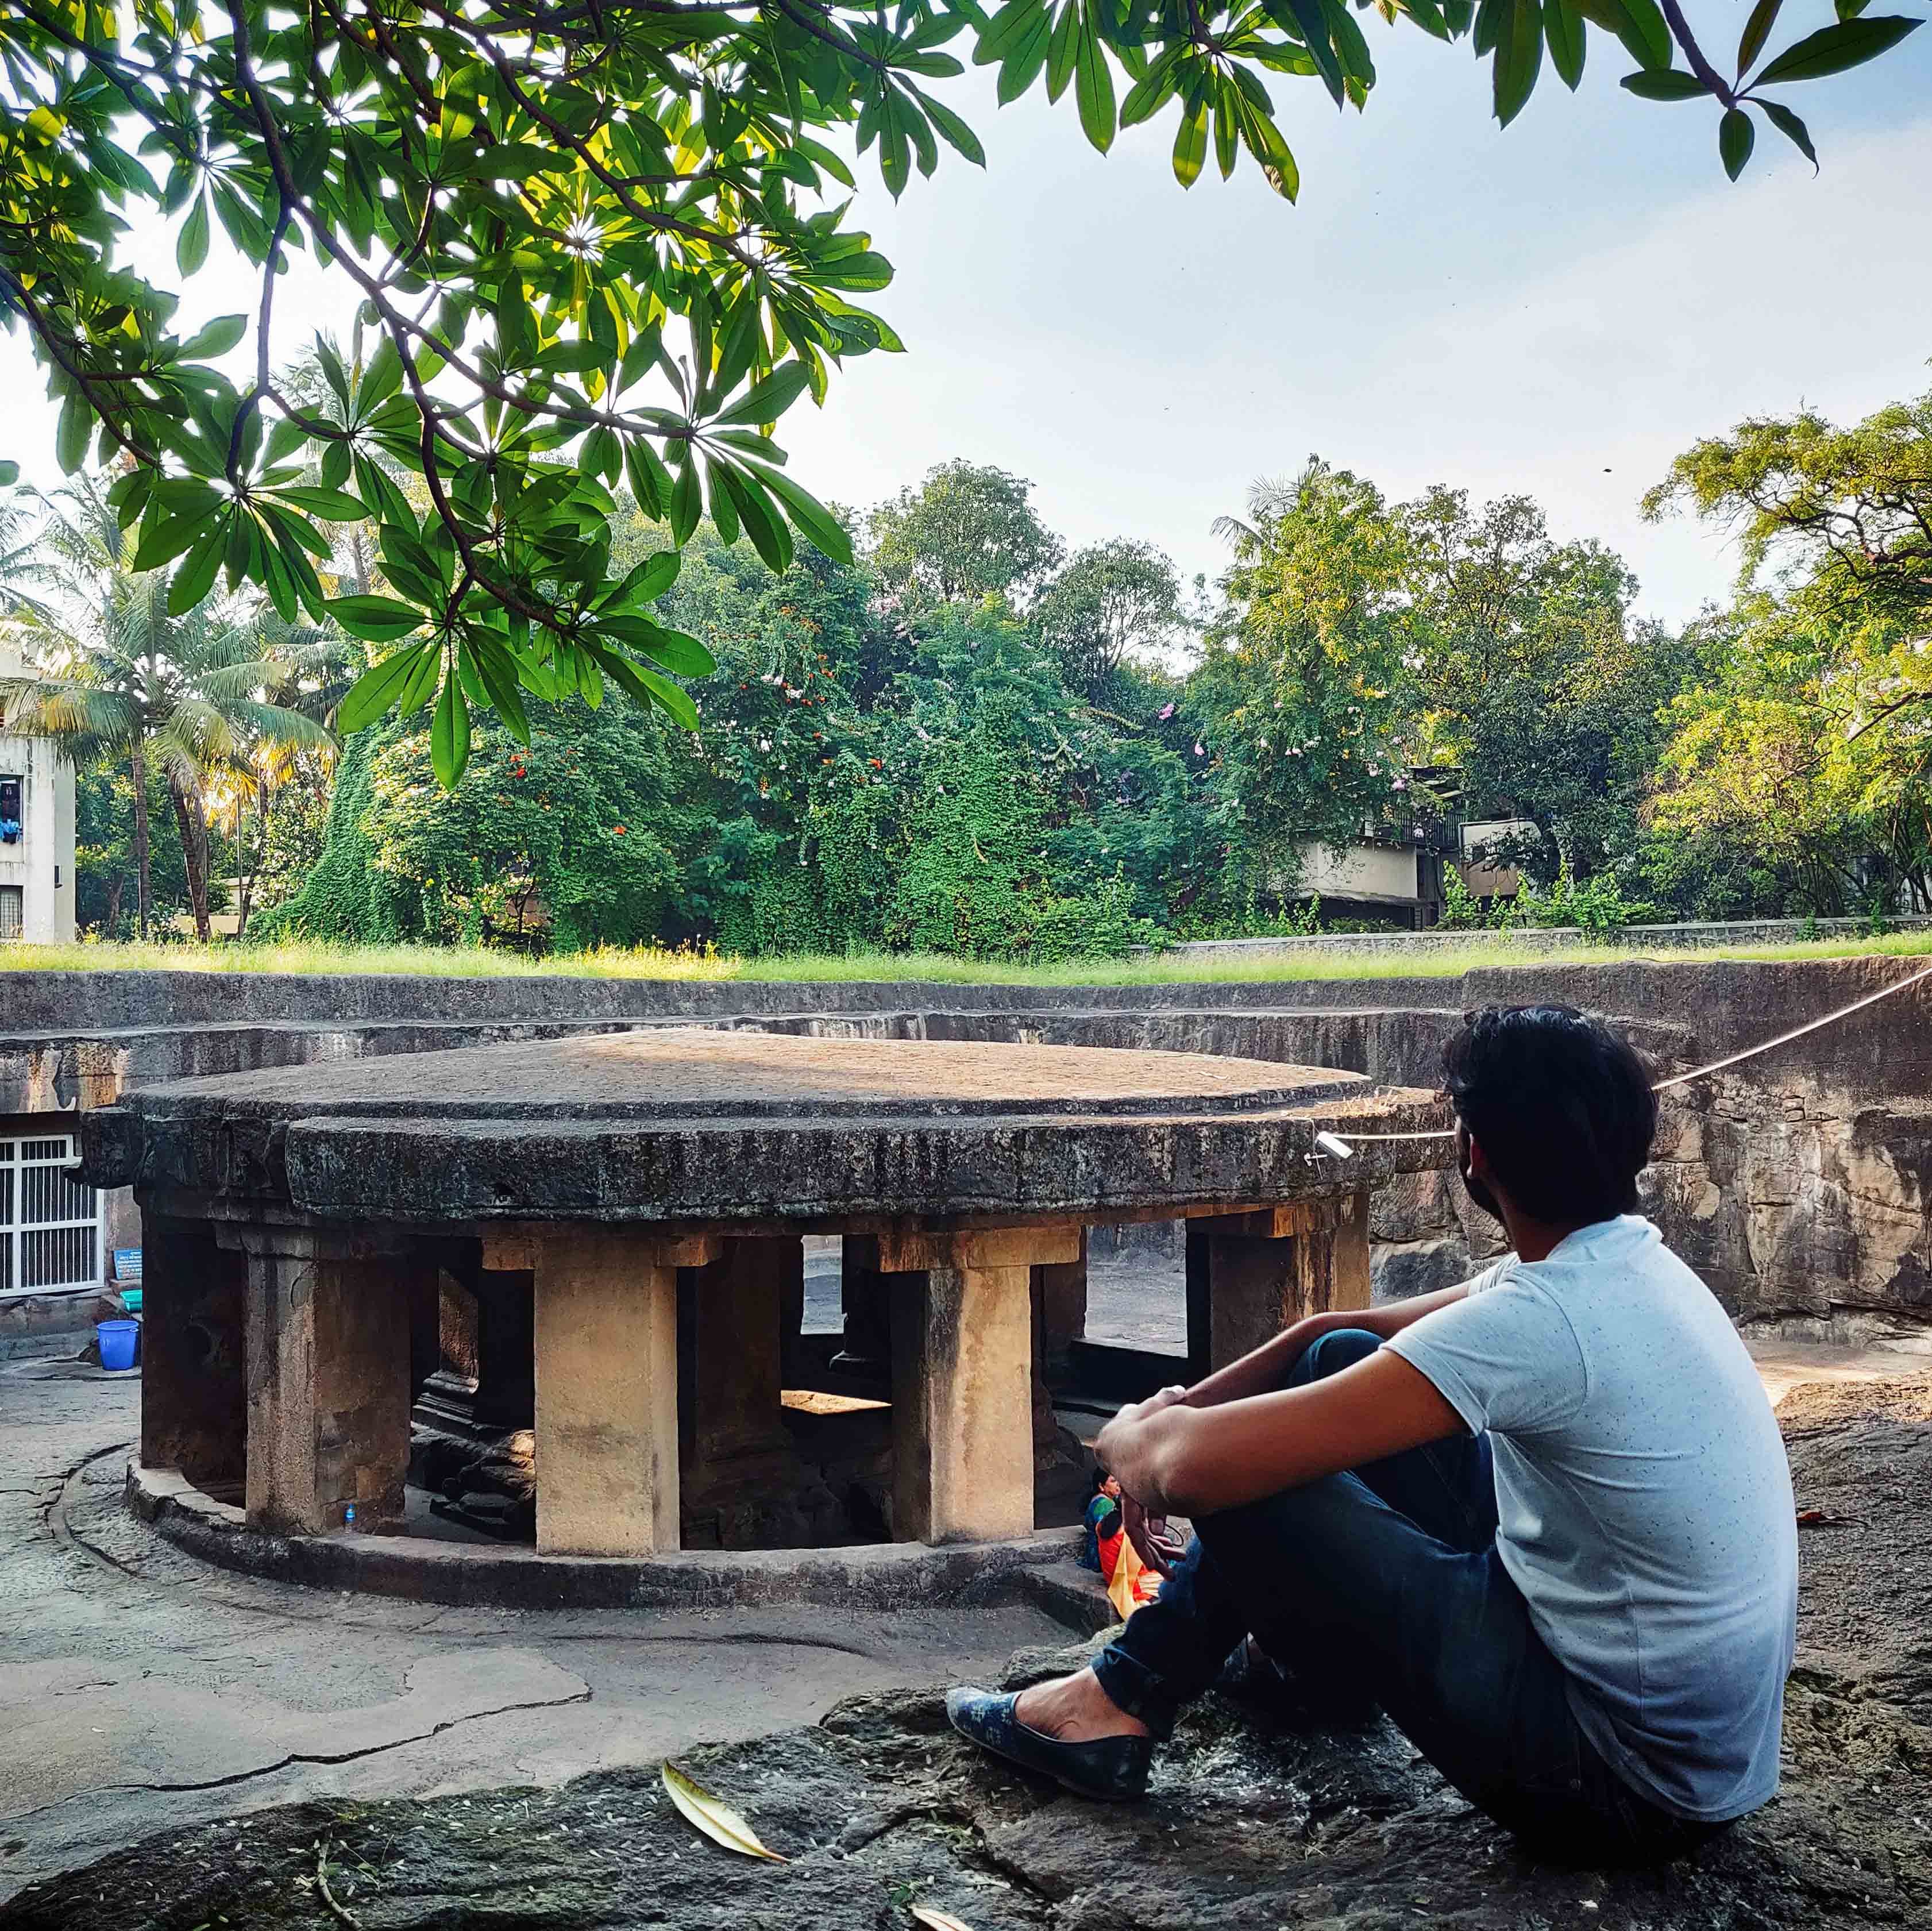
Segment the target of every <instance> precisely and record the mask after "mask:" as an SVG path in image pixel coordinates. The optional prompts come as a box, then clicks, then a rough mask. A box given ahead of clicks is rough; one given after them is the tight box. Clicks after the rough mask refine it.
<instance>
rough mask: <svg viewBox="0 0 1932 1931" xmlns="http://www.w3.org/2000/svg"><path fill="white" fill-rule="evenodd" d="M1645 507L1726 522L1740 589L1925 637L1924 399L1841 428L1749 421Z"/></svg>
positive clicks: (1928, 443) (1801, 421)
mask: <svg viewBox="0 0 1932 1931" xmlns="http://www.w3.org/2000/svg"><path fill="white" fill-rule="evenodd" d="M1643 506H1644V513H1645V514H1646V516H1648V517H1649V518H1651V519H1652V521H1656V520H1658V518H1661V517H1664V516H1665V515H1668V514H1670V512H1673V511H1674V510H1689V511H1691V512H1694V513H1695V514H1696V515H1698V516H1700V517H1703V518H1706V519H1707V520H1709V521H1712V522H1715V523H1719V524H1723V525H1724V527H1726V528H1727V529H1728V530H1730V533H1731V534H1732V536H1733V538H1734V539H1736V542H1737V543H1738V544H1739V548H1740V551H1741V552H1742V569H1741V571H1740V576H1739V587H1740V588H1741V589H1742V590H1746V591H1749V590H1755V589H1757V588H1759V587H1763V586H1764V585H1766V584H1767V583H1772V584H1775V583H1776V582H1778V581H1784V582H1786V583H1787V584H1791V585H1792V586H1793V587H1796V586H1799V585H1802V587H1804V589H1805V593H1806V597H1807V601H1808V602H1810V603H1811V605H1814V607H1815V608H1818V609H1819V610H1820V611H1822V612H1823V613H1825V614H1829V615H1833V616H1840V617H1842V616H1846V615H1850V616H1853V617H1855V618H1856V620H1858V621H1863V620H1865V619H1866V618H1867V617H1879V618H1882V619H1883V620H1885V621H1887V622H1888V623H1893V624H1895V625H1897V626H1900V628H1902V629H1906V630H1917V631H1920V632H1923V631H1924V630H1925V629H1927V628H1928V627H1932V394H1927V395H1921V396H1920V397H1919V398H1917V400H1916V401H1911V402H1895V403H1891V404H1888V405H1887V406H1886V407H1885V408H1883V409H1880V410H1876V411H1875V412H1874V413H1873V414H1871V415H1870V416H1867V417H1866V418H1865V419H1864V421H1863V422H1858V423H1855V424H1854V425H1852V427H1851V428H1849V429H1841V428H1838V427H1836V426H1835V425H1833V424H1832V423H1831V422H1827V421H1826V419H1825V418H1824V417H1823V416H1820V414H1819V413H1817V411H1816V410H1800V411H1799V413H1797V414H1796V415H1795V416H1757V417H1753V418H1751V419H1749V420H1748V421H1746V422H1741V423H1739V425H1738V426H1737V427H1736V428H1735V429H1733V430H1732V431H1730V434H1728V435H1724V436H1711V437H1705V438H1704V439H1703V440H1702V441H1700V442H1698V443H1694V444H1693V445H1692V446H1691V447H1690V448H1689V449H1687V450H1685V452H1684V453H1683V455H1681V456H1679V458H1677V460H1676V461H1675V462H1674V463H1673V464H1671V466H1670V474H1669V476H1667V477H1666V478H1665V479H1664V481H1663V482H1661V483H1659V484H1658V485H1657V486H1656V487H1655V488H1654V489H1652V490H1651V491H1649V492H1648V493H1647V494H1646V496H1645V497H1644V500H1643Z"/></svg>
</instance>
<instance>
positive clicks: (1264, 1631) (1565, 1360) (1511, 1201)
mask: <svg viewBox="0 0 1932 1931" xmlns="http://www.w3.org/2000/svg"><path fill="white" fill-rule="evenodd" d="M1445 1072H1446V1076H1447V1077H1446V1083H1447V1086H1448V1092H1449V1096H1450V1098H1451V1101H1453V1103H1454V1107H1455V1110H1456V1114H1457V1122H1458V1125H1457V1154H1458V1158H1459V1162H1460V1166H1461V1168H1462V1173H1463V1184H1464V1185H1466V1187H1467V1188H1468V1189H1469V1196H1470V1197H1471V1199H1472V1200H1474V1201H1475V1203H1476V1205H1477V1206H1478V1207H1480V1208H1481V1209H1483V1211H1484V1212H1486V1213H1487V1214H1490V1215H1493V1216H1495V1217H1496V1218H1497V1219H1499V1220H1500V1221H1502V1224H1503V1225H1504V1227H1505V1229H1506V1230H1508V1235H1509V1238H1510V1241H1511V1245H1512V1247H1513V1248H1514V1252H1512V1253H1511V1254H1508V1255H1507V1256H1505V1258H1504V1259H1502V1260H1500V1261H1499V1262H1498V1263H1496V1265H1495V1266H1492V1267H1490V1268H1489V1269H1487V1270H1485V1271H1484V1272H1483V1273H1481V1274H1479V1275H1478V1276H1477V1277H1476V1278H1475V1280H1473V1281H1469V1282H1468V1283H1466V1284H1465V1285H1463V1286H1462V1287H1451V1288H1447V1289H1445V1290H1443V1291H1442V1292H1441V1293H1436V1294H1431V1295H1427V1296H1423V1297H1422V1298H1421V1299H1416V1300H1412V1301H1409V1302H1402V1303H1399V1304H1397V1305H1392V1306H1389V1307H1385V1308H1376V1309H1375V1310H1373V1311H1368V1312H1352V1313H1348V1314H1318V1315H1316V1316H1314V1317H1312V1318H1311V1319H1309V1320H1304V1321H1300V1322H1298V1323H1296V1324H1295V1326H1292V1327H1291V1328H1290V1329H1288V1330H1287V1332H1286V1333H1284V1334H1282V1335H1277V1337H1276V1338H1275V1339H1274V1340H1273V1341H1270V1342H1268V1344H1266V1345H1265V1346H1264V1347H1259V1348H1257V1349H1256V1350H1255V1352H1254V1353H1252V1354H1250V1355H1249V1356H1247V1358H1246V1359H1244V1360H1242V1361H1239V1362H1236V1363H1235V1364H1234V1365H1232V1367H1229V1368H1224V1369H1223V1370H1222V1371H1220V1373H1219V1374H1214V1375H1212V1376H1211V1377H1209V1378H1208V1380H1205V1381H1204V1382H1202V1383H1201V1384H1200V1385H1199V1386H1198V1387H1196V1388H1193V1389H1179V1388H1170V1389H1164V1390H1163V1391H1162V1392H1161V1393H1160V1394H1159V1395H1156V1396H1155V1397H1154V1399H1153V1400H1151V1401H1145V1402H1142V1403H1141V1404H1139V1406H1138V1407H1129V1408H1126V1409H1124V1410H1122V1411H1121V1413H1120V1415H1119V1416H1117V1417H1116V1418H1115V1420H1114V1421H1112V1422H1110V1423H1109V1425H1108V1426H1107V1427H1106V1428H1105V1429H1104V1430H1103V1431H1102V1433H1101V1435H1100V1441H1099V1443H1098V1444H1097V1452H1098V1453H1099V1455H1100V1459H1101V1461H1102V1462H1103V1465H1105V1466H1106V1467H1108V1468H1109V1469H1111V1470H1112V1471H1113V1472H1114V1473H1115V1475H1117V1476H1118V1477H1119V1478H1120V1480H1121V1485H1122V1486H1123V1487H1124V1488H1125V1490H1126V1491H1127V1493H1128V1494H1130V1495H1133V1496H1135V1497H1139V1500H1141V1501H1142V1502H1143V1503H1145V1504H1146V1505H1148V1506H1150V1507H1160V1508H1165V1509H1171V1510H1172V1511H1174V1512H1175V1513H1177V1514H1180V1515H1187V1516H1190V1517H1191V1518H1193V1523H1194V1527H1195V1533H1196V1540H1195V1542H1194V1543H1193V1546H1192V1547H1191V1548H1190V1550H1189V1551H1188V1552H1187V1556H1186V1557H1185V1559H1184V1560H1183V1561H1182V1562H1181V1563H1180V1564H1179V1565H1178V1567H1177V1569H1176V1570H1175V1574H1174V1575H1173V1576H1172V1578H1170V1579H1169V1581H1168V1582H1167V1584H1166V1586H1165V1587H1163V1590H1162V1591H1161V1593H1160V1598H1159V1599H1158V1600H1157V1602H1153V1603H1151V1604H1149V1605H1148V1606H1147V1607H1145V1608H1142V1609H1140V1610H1139V1611H1136V1613H1135V1614H1134V1616H1133V1619H1132V1620H1131V1621H1130V1622H1129V1623H1128V1624H1127V1626H1126V1628H1125V1629H1124V1630H1123V1631H1121V1633H1120V1634H1119V1635H1118V1637H1116V1638H1115V1640H1114V1641H1113V1642H1112V1644H1110V1645H1109V1647H1108V1648H1107V1649H1106V1651H1105V1653H1103V1655H1102V1656H1100V1658H1099V1659H1098V1660H1097V1662H1095V1663H1094V1665H1092V1667H1091V1668H1087V1669H1083V1670H1082V1671H1080V1672H1079V1674H1077V1675H1074V1676H1070V1677H1062V1678H1060V1679H1059V1680H1056V1681H1054V1682H1051V1683H1041V1684H1039V1685H1037V1686H1036V1687H1034V1688H1033V1689H1028V1690H1026V1691H1025V1692H1023V1693H1022V1694H1021V1695H1019V1696H1017V1697H1013V1696H994V1695H988V1694H986V1693H985V1692H981V1691H978V1690H955V1691H953V1692H952V1694H951V1695H950V1696H949V1697H948V1698H947V1710H948V1713H949V1714H950V1716H951V1718H952V1720H953V1723H954V1725H955V1726H956V1728H959V1730H961V1731H963V1732H964V1733H965V1734H966V1735H967V1736H968V1737H971V1738H973V1739H974V1741H976V1742H977V1743H981V1744H983V1745H984V1746H986V1748H987V1749H990V1750H993V1751H995V1752H998V1754H999V1755H1002V1756H1004V1757H1007V1758H1010V1759H1011V1760H1012V1761H1014V1762H1016V1763H1018V1764H1023V1765H1025V1766H1026V1767H1029V1768H1031V1769H1034V1770H1040V1771H1043V1772H1044V1773H1046V1774H1047V1775H1048V1776H1052V1777H1055V1778H1057V1779H1058V1780H1059V1781H1060V1782H1061V1783H1062V1784H1064V1785H1066V1786H1067V1788H1069V1789H1070V1790H1073V1791H1076V1792H1078V1793H1079V1794H1082V1795H1084V1796H1088V1797H1115V1798H1130V1797H1137V1796H1139V1795H1140V1794H1142V1791H1144V1790H1145V1788H1146V1785H1147V1779H1148V1767H1149V1763H1150V1760H1151V1757H1152V1755H1153V1752H1154V1744H1155V1743H1156V1741H1157V1740H1159V1739H1161V1738H1164V1737H1166V1736H1168V1735H1169V1733H1170V1732H1171V1731H1172V1727H1173V1725H1174V1722H1175V1716H1176V1714H1177V1713H1178V1711H1179V1710H1180V1709H1181V1706H1182V1705H1183V1704H1185V1703H1187V1701H1189V1700H1190V1698H1194V1697H1196V1696H1198V1695H1200V1694H1201V1693H1202V1692H1203V1691H1204V1690H1206V1689H1208V1688H1210V1687H1211V1686H1214V1685H1215V1684H1216V1683H1217V1679H1218V1680H1219V1681H1220V1686H1222V1687H1223V1688H1224V1689H1229V1690H1231V1691H1233V1692H1235V1693H1238V1694H1240V1693H1245V1694H1247V1695H1250V1696H1253V1695H1256V1694H1257V1693H1258V1692H1259V1693H1260V1694H1262V1695H1263V1696H1264V1698H1265V1700H1266V1701H1268V1703H1270V1704H1271V1705H1272V1706H1273V1707H1274V1709H1275V1710H1276V1712H1277V1713H1289V1714H1291V1715H1295V1714H1298V1715H1299V1716H1301V1717H1302V1718H1303V1719H1310V1718H1313V1719H1324V1718H1326V1719H1334V1718H1335V1717H1337V1716H1340V1715H1343V1714H1349V1715H1352V1716H1353V1717H1354V1718H1355V1720H1358V1721H1359V1720H1361V1717H1362V1716H1364V1714H1365V1713H1367V1710H1373V1707H1376V1706H1377V1705H1379V1706H1380V1707H1381V1708H1382V1710H1385V1712H1386V1713H1388V1716H1390V1717H1391V1718H1392V1719H1394V1722H1396V1723H1397V1725H1399V1726H1400V1728H1401V1729H1402V1730H1403V1732H1404V1733H1405V1734H1406V1735H1407V1736H1408V1737H1409V1739H1410V1740H1411V1741H1412V1743H1414V1744H1415V1746H1416V1748H1417V1749H1419V1750H1420V1751H1421V1752H1423V1754H1424V1755H1425V1756H1427V1758H1428V1759H1429V1760H1430V1762H1431V1763H1433V1764H1435V1765H1436V1768H1437V1769H1438V1770H1440V1771H1441V1772H1442V1774H1443V1775H1444V1776H1445V1777H1447V1778H1448V1779H1449V1781H1450V1782H1451V1783H1452V1784H1454V1785H1455V1786H1456V1788H1457V1789H1458V1790H1460V1791H1462V1792H1463V1794H1464V1795H1465V1796H1466V1797H1468V1798H1469V1800H1470V1801H1471V1802H1472V1803H1474V1804H1475V1805H1477V1806H1479V1807H1480V1808H1481V1809H1483V1810H1485V1811H1487V1812H1488V1813H1489V1814H1490V1816H1492V1817H1493V1818H1496V1821H1498V1822H1499V1823H1500V1824H1503V1825H1505V1826H1506V1827H1508V1829H1510V1830H1512V1831H1514V1832H1515V1833H1517V1834H1518V1835H1519V1836H1521V1837H1522V1838H1523V1839H1525V1840H1526V1842H1529V1844H1530V1845H1531V1846H1532V1848H1535V1849H1538V1850H1539V1851H1544V1852H1546V1853H1548V1854H1554V1855H1558V1856H1562V1857H1570V1858H1573V1859H1575V1860H1578V1861H1580V1862H1585V1863H1595V1864H1601V1863H1612V1862H1621V1863H1636V1862H1649V1861H1655V1860H1661V1859H1664V1858H1667V1857H1672V1856H1675V1855H1676V1854H1679V1853H1680V1852H1682V1851H1685V1850H1687V1849H1688V1848H1691V1846H1692V1845H1695V1844H1697V1842H1700V1840H1701V1839H1703V1838H1704V1837H1706V1836H1709V1834H1710V1833H1712V1831H1713V1830H1715V1829H1716V1828H1717V1827H1718V1826H1720V1825H1721V1824H1724V1823H1726V1822H1727V1821H1730V1819H1732V1818H1737V1817H1741V1816H1742V1815H1745V1813H1746V1812H1748V1811H1751V1810H1754V1809H1757V1807H1758V1806H1759V1805H1760V1804H1762V1803H1764V1801H1765V1800H1766V1799H1767V1798H1768V1797H1770V1796H1771V1794H1772V1792H1773V1791H1775V1789H1776V1788H1777V1787H1778V1742H1779V1730H1780V1725H1781V1718H1782V1714H1783V1709H1784V1679H1785V1675H1786V1673H1787V1671H1788V1670H1789V1668H1790V1664H1791V1657H1792V1649H1793V1641H1794V1639H1795V1635H1796V1618H1797V1590H1798V1553H1797V1532H1796V1519H1795V1512H1794V1509H1793V1502H1792V1492H1791V1480H1790V1471H1789V1469H1788V1467H1787V1464H1786V1461H1785V1458H1784V1446H1783V1444H1782V1443H1781V1440H1779V1437H1778V1428H1777V1425H1776V1424H1775V1422H1774V1420H1773V1419H1772V1412H1771V1408H1770V1404H1769V1402H1768V1401H1766V1398H1765V1394H1764V1391H1763V1388H1762V1386H1760V1383H1759V1380H1758V1378H1757V1374H1756V1372H1755V1371H1754V1368H1753V1367H1752V1365H1751V1357H1750V1356H1749V1355H1748V1354H1747V1353H1746V1352H1745V1347H1744V1344H1743V1343H1742V1341H1740V1340H1739V1338H1738V1335H1737V1332H1736V1329H1733V1326H1732V1325H1731V1323H1730V1320H1728V1319H1727V1317H1726V1316H1725V1314H1724V1310H1723V1309H1722V1308H1721V1307H1719V1305H1718V1303H1717V1302H1716V1300H1715V1299H1713V1298H1712V1295H1711V1294H1710V1293H1709V1290H1707V1289H1706V1287H1704V1285H1703V1283H1702V1282H1701V1281H1699V1280H1698V1279H1697V1276H1696V1275H1694V1274H1693V1273H1692V1272H1691V1270H1690V1269H1689V1268H1688V1267H1687V1266H1685V1264H1684V1263H1683V1262H1682V1261H1681V1260H1679V1259H1678V1258H1677V1257H1676V1255H1675V1254H1672V1253H1671V1252H1670V1250H1669V1249H1668V1248H1666V1247H1665V1246H1664V1243H1663V1241H1662V1240H1661V1238H1660V1236H1659V1235H1658V1230H1657V1229H1656V1228H1655V1227H1653V1226H1652V1224H1650V1222H1649V1221H1647V1220H1645V1219H1643V1218H1640V1216H1639V1215H1638V1214H1637V1211H1636V1209H1637V1175H1638V1174H1639V1173H1640V1171H1641V1170H1643V1167H1644V1165H1645V1164H1646V1161H1648V1160H1649V1158H1650V1147H1651V1141H1652V1137H1653V1135H1654V1134H1655V1131H1656V1125H1657V1103H1656V1101H1655V1098H1654V1097H1653V1096H1652V1092H1651V1090H1650V1087H1649V1082H1648V1080H1646V1077H1645V1073H1644V1069H1643V1065H1642V1062H1640V1060H1639V1059H1638V1058H1637V1055H1636V1054H1635V1053H1634V1052H1633V1051H1632V1050H1631V1048H1630V1047H1629V1046H1628V1044H1625V1042H1624V1041H1622V1040H1621V1039H1620V1038H1618V1037H1616V1035H1614V1034H1613V1033H1611V1032H1610V1031H1609V1030H1608V1029H1606V1028H1605V1027H1604V1026H1601V1025H1598V1023H1595V1021H1593V1020H1588V1019H1586V1018H1585V1017H1583V1016H1582V1015H1581V1014H1579V1013H1577V1012H1574V1011H1571V1010H1570V1009H1568V1008H1563V1007H1553V1006H1534V1007H1517V1008H1505V1009H1498V1008H1492V1009H1490V1010H1489V1011H1484V1012H1481V1013H1478V1014H1475V1016H1474V1017H1473V1018H1472V1019H1471V1020H1469V1022H1468V1023H1466V1026H1465V1027H1464V1029H1463V1031H1462V1032H1461V1033H1460V1034H1459V1035H1457V1037H1456V1038H1455V1039H1454V1040H1453V1041H1451V1043H1450V1044H1449V1046H1448V1050H1447V1051H1446V1053H1445ZM1244 1639H1247V1640H1244Z"/></svg>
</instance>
